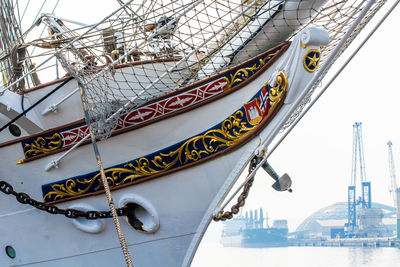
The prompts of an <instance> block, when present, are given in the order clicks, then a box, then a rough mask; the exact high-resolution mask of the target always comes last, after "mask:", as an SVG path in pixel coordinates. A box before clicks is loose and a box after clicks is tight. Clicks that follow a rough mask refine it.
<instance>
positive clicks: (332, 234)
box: [294, 202, 396, 239]
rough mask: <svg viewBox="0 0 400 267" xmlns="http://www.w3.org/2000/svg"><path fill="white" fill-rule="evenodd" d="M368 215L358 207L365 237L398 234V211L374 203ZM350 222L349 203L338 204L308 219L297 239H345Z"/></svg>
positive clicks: (298, 230) (301, 226) (297, 232)
mask: <svg viewBox="0 0 400 267" xmlns="http://www.w3.org/2000/svg"><path fill="white" fill-rule="evenodd" d="M371 206H372V207H371V208H370V209H367V210H368V213H365V212H363V211H362V210H363V208H362V207H361V206H357V208H356V209H357V214H359V216H358V219H357V221H358V225H360V228H361V230H363V231H364V232H365V233H367V235H366V236H365V237H384V236H387V237H391V236H394V235H395V234H396V209H395V208H393V207H390V206H387V205H383V204H379V203H374V202H373V203H372V205H371ZM347 222H348V203H347V202H337V203H335V204H332V205H329V206H327V207H324V208H322V209H320V210H318V211H316V212H315V213H313V214H312V215H311V216H309V217H308V218H307V219H305V220H304V221H303V222H302V223H301V224H300V225H299V226H298V227H297V229H296V232H295V233H294V236H295V237H296V238H307V239H329V238H337V237H344V234H345V225H346V223H347Z"/></svg>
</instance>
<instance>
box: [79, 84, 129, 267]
mask: <svg viewBox="0 0 400 267" xmlns="http://www.w3.org/2000/svg"><path fill="white" fill-rule="evenodd" d="M79 91H80V93H81V97H82V107H83V111H84V114H85V119H86V123H87V125H88V128H89V132H90V137H91V139H92V144H93V149H94V154H95V156H96V161H97V165H98V166H99V169H100V177H101V182H102V183H103V186H104V191H105V193H106V197H107V201H108V205H109V207H110V210H111V213H112V218H113V221H114V225H115V229H116V230H117V233H118V239H119V242H120V244H121V248H122V252H123V253H124V258H125V261H126V266H128V267H133V263H132V259H131V255H130V254H129V250H128V246H127V244H126V240H125V237H124V233H123V232H122V229H121V224H120V223H119V219H118V214H117V211H116V209H115V204H114V200H113V198H112V195H111V191H110V187H109V185H108V182H107V177H106V174H105V172H104V168H103V163H102V161H101V157H100V153H99V150H98V147H97V143H96V137H95V135H94V131H93V127H92V125H91V123H90V118H89V112H88V107H87V105H86V101H85V94H84V92H83V88H82V86H79Z"/></svg>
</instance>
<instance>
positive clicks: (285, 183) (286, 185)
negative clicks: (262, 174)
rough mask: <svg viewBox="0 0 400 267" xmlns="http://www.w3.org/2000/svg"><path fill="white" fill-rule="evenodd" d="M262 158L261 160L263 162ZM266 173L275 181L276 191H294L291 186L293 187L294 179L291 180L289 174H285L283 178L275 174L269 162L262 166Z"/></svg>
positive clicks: (273, 186)
mask: <svg viewBox="0 0 400 267" xmlns="http://www.w3.org/2000/svg"><path fill="white" fill-rule="evenodd" d="M261 159H262V158H259V160H260V161H261ZM261 167H262V168H263V169H264V171H266V172H267V173H268V174H269V176H271V177H272V179H274V180H275V183H274V184H273V185H272V188H274V189H275V190H276V191H286V190H287V191H289V192H290V193H291V192H292V191H293V190H292V189H291V188H290V186H291V185H292V179H290V177H289V175H288V174H287V173H284V174H283V175H282V176H281V177H279V175H278V174H277V173H276V172H275V170H274V169H273V168H272V166H271V165H270V164H269V163H268V162H264V164H263V165H262V166H261Z"/></svg>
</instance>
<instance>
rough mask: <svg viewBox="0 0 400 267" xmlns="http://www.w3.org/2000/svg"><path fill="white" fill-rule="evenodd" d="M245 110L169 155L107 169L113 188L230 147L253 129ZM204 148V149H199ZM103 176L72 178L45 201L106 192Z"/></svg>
mask: <svg viewBox="0 0 400 267" xmlns="http://www.w3.org/2000/svg"><path fill="white" fill-rule="evenodd" d="M243 116H244V114H243V111H242V110H238V111H237V112H236V113H235V114H234V115H231V116H230V117H229V118H228V119H226V120H225V121H224V122H222V124H221V125H220V128H219V129H211V130H209V131H207V132H205V133H204V134H202V135H199V136H195V137H193V138H191V139H189V140H187V141H186V142H184V143H183V144H181V145H180V146H179V148H177V149H174V150H172V151H169V152H159V153H158V154H157V155H154V156H152V158H150V159H149V158H146V157H142V158H140V159H137V160H133V161H132V162H129V163H127V164H125V165H124V166H123V167H122V168H121V167H118V168H110V169H106V170H105V174H106V176H107V181H108V184H109V185H110V187H113V186H118V185H122V184H126V183H129V182H132V181H134V180H135V179H137V178H141V177H147V176H150V175H154V174H157V173H160V172H164V171H167V170H169V169H172V168H175V167H177V166H182V165H185V164H188V163H190V162H196V161H198V160H200V159H202V158H204V157H207V156H209V155H211V154H213V153H216V152H218V151H220V150H222V149H224V148H228V147H230V146H232V145H234V144H235V143H236V142H238V141H239V140H240V139H241V138H242V137H244V136H245V135H246V134H248V133H249V132H250V131H251V130H252V129H254V128H255V126H253V127H248V123H247V122H246V121H245V120H244V121H243V118H244V117H243ZM199 147H201V149H200V148H199ZM102 187H103V186H102V185H101V183H100V174H96V175H95V176H94V177H92V178H90V179H76V178H72V179H68V180H67V181H66V182H64V183H63V184H53V185H51V188H52V191H50V192H48V193H47V194H46V195H45V196H44V200H45V201H46V200H47V199H51V200H52V201H54V200H57V199H62V198H65V197H72V196H78V195H82V194H85V193H87V192H88V191H98V190H100V189H102Z"/></svg>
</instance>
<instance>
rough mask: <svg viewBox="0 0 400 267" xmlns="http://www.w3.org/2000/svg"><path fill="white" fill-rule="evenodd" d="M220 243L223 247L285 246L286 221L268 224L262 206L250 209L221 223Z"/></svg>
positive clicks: (286, 241) (286, 236) (286, 243)
mask: <svg viewBox="0 0 400 267" xmlns="http://www.w3.org/2000/svg"><path fill="white" fill-rule="evenodd" d="M221 243H222V245H223V246H224V247H243V248H263V247H282V246H287V245H288V223H287V220H274V221H273V222H272V225H271V226H270V225H269V224H268V215H267V214H265V216H264V213H263V209H262V208H260V209H259V210H254V211H253V210H252V211H250V212H246V213H245V215H244V216H243V215H239V216H238V217H236V218H234V219H232V220H229V221H225V222H224V223H223V231H222V235H221Z"/></svg>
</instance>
